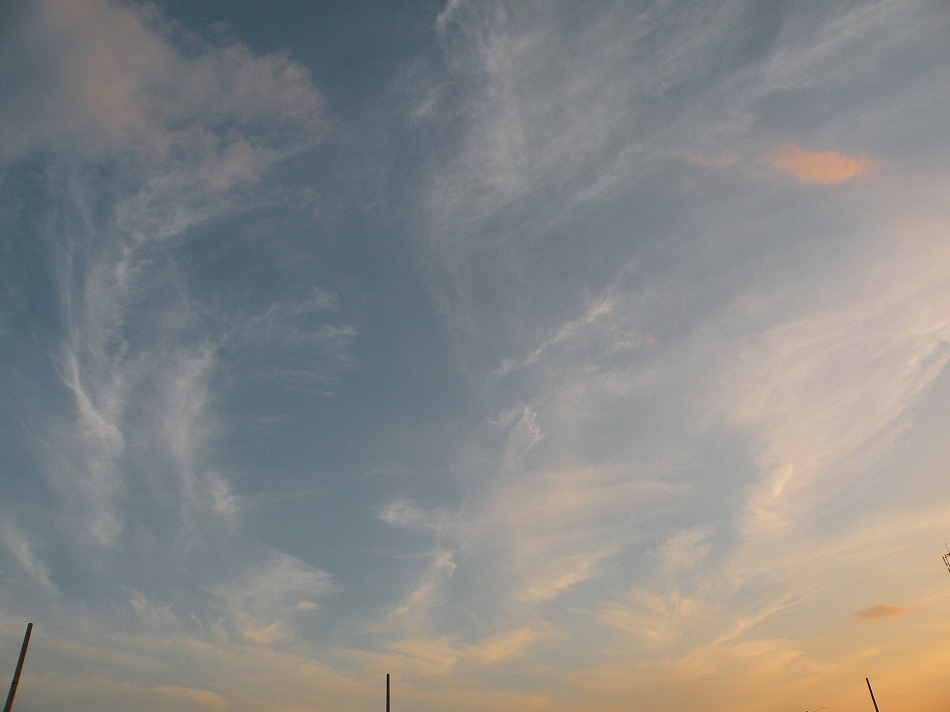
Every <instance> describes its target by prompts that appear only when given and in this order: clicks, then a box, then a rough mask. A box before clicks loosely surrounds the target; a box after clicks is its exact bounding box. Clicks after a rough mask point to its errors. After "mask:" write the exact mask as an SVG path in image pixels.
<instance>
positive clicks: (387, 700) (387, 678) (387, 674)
mask: <svg viewBox="0 0 950 712" xmlns="http://www.w3.org/2000/svg"><path fill="white" fill-rule="evenodd" d="M4 712H6V710H4ZM386 712H389V673H388V672H387V673H386Z"/></svg>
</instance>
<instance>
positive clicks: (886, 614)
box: [854, 603, 907, 621]
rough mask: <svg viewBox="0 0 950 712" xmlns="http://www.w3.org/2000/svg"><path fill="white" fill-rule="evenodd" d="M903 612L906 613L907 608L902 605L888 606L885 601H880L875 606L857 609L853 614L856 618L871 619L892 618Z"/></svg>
mask: <svg viewBox="0 0 950 712" xmlns="http://www.w3.org/2000/svg"><path fill="white" fill-rule="evenodd" d="M905 613H907V609H906V608H904V607H903V606H889V605H887V604H886V603H882V604H879V605H877V606H871V607H870V608H865V609H864V610H862V611H858V612H857V613H855V614H854V616H855V618H857V619H858V620H862V621H873V620H877V619H879V618H894V617H896V616H902V615H904V614H905Z"/></svg>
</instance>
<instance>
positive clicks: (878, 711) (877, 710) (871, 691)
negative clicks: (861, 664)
mask: <svg viewBox="0 0 950 712" xmlns="http://www.w3.org/2000/svg"><path fill="white" fill-rule="evenodd" d="M864 681H865V682H866V683H867V684H868V692H870V693H871V702H873V703H874V712H881V710H879V709H878V708H877V700H875V699H874V690H872V689H871V681H870V680H868V679H867V678H864Z"/></svg>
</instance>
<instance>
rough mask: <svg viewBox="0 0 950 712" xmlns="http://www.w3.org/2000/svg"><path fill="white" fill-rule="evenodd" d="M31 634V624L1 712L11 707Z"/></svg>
mask: <svg viewBox="0 0 950 712" xmlns="http://www.w3.org/2000/svg"><path fill="white" fill-rule="evenodd" d="M32 632H33V624H32V623H27V626H26V635H24V636H23V647H22V648H20V659H19V661H17V664H16V672H15V673H13V682H12V683H10V694H8V695H7V703H6V704H5V705H4V706H3V712H10V709H11V708H12V707H13V696H14V695H15V694H16V686H17V683H19V682H20V672H21V671H22V670H23V661H24V660H26V646H27V645H29V644H30V633H32Z"/></svg>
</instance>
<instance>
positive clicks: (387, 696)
mask: <svg viewBox="0 0 950 712" xmlns="http://www.w3.org/2000/svg"><path fill="white" fill-rule="evenodd" d="M386 712H389V673H388V672H387V673H386Z"/></svg>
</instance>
